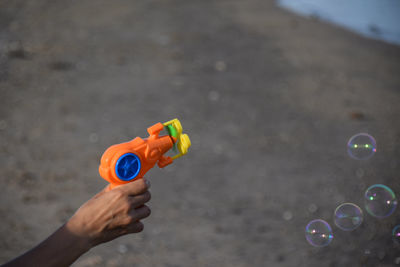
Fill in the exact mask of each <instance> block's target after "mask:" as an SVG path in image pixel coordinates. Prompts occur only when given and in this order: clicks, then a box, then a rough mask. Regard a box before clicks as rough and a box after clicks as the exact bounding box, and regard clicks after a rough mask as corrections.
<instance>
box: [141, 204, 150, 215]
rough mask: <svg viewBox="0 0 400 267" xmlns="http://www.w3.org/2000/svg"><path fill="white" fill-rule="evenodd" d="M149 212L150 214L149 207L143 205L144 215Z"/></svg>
mask: <svg viewBox="0 0 400 267" xmlns="http://www.w3.org/2000/svg"><path fill="white" fill-rule="evenodd" d="M150 214H151V209H150V208H149V207H147V206H144V208H143V215H144V217H149V216H150Z"/></svg>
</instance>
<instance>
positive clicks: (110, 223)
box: [65, 178, 151, 249]
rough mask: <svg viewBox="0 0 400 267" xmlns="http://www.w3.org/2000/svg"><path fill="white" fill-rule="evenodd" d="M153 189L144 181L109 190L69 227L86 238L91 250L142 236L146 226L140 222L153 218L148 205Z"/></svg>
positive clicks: (82, 210) (81, 211) (80, 212)
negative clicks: (105, 244)
mask: <svg viewBox="0 0 400 267" xmlns="http://www.w3.org/2000/svg"><path fill="white" fill-rule="evenodd" d="M149 187H150V183H149V182H148V180H146V179H144V178H143V179H138V180H136V181H134V182H131V183H128V184H125V185H121V186H118V187H115V188H114V189H113V190H111V191H107V190H106V188H105V189H104V190H103V191H101V192H100V193H98V194H97V195H95V196H94V197H93V198H92V199H90V200H89V201H87V202H86V203H85V204H83V205H82V206H81V207H80V208H79V209H78V210H77V211H76V213H75V214H74V215H73V216H72V217H71V219H70V220H69V221H68V222H67V223H66V225H65V226H66V228H67V229H68V231H70V232H71V233H72V234H74V235H76V236H78V237H80V238H82V239H83V241H84V243H85V244H87V246H88V249H90V248H91V247H94V246H96V245H98V244H101V243H105V242H108V241H111V240H113V239H115V238H117V237H119V236H122V235H126V234H130V233H138V232H141V231H142V230H143V227H144V226H143V223H142V222H141V221H140V220H141V219H144V218H146V217H148V216H149V215H150V208H149V207H147V206H146V205H144V204H145V203H146V202H148V201H149V200H150V198H151V195H150V192H149V191H148V189H149Z"/></svg>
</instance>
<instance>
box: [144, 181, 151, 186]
mask: <svg viewBox="0 0 400 267" xmlns="http://www.w3.org/2000/svg"><path fill="white" fill-rule="evenodd" d="M144 182H145V183H146V185H147V188H150V181H149V180H147V179H144Z"/></svg>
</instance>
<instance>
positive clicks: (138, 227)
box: [135, 222, 144, 232]
mask: <svg viewBox="0 0 400 267" xmlns="http://www.w3.org/2000/svg"><path fill="white" fill-rule="evenodd" d="M135 228H136V231H137V232H141V231H143V229H144V224H143V223H142V222H137V223H136V224H135Z"/></svg>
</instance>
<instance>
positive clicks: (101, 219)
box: [2, 179, 151, 267]
mask: <svg viewBox="0 0 400 267" xmlns="http://www.w3.org/2000/svg"><path fill="white" fill-rule="evenodd" d="M148 188H149V183H148V181H147V180H145V179H139V180H137V181H134V182H132V183H128V184H126V185H121V186H118V187H116V188H115V189H113V190H111V191H108V192H106V191H105V190H103V191H101V192H100V193H98V194H97V195H95V196H94V197H93V198H92V199H90V200H89V201H88V202H86V203H85V204H83V205H82V206H81V207H80V208H79V209H78V210H77V212H76V213H75V214H74V215H73V216H72V217H71V219H70V220H69V221H68V222H67V223H66V224H64V225H63V226H62V227H60V228H59V229H58V230H57V231H56V232H54V233H53V234H52V235H50V236H49V237H48V238H47V239H46V240H44V241H43V242H42V243H40V244H39V245H38V246H36V247H34V248H33V249H31V250H30V251H28V252H26V253H25V254H23V255H21V256H19V257H17V258H16V259H14V260H12V261H10V262H9V263H6V264H4V265H2V267H16V266H44V267H53V266H69V265H71V264H72V263H73V262H74V261H75V260H76V259H78V258H79V257H80V256H81V255H82V254H84V253H85V252H87V251H89V250H90V249H91V248H92V247H95V246H97V245H99V244H101V243H105V242H108V241H111V240H113V239H115V238H117V237H119V236H122V235H125V234H130V233H138V232H141V231H142V230H143V224H142V223H141V222H140V220H141V219H144V218H146V217H148V216H149V215H150V209H149V208H148V207H147V206H145V205H144V204H145V203H146V202H148V201H149V200H150V197H151V196H150V193H149V192H148V191H147V189H148Z"/></svg>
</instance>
